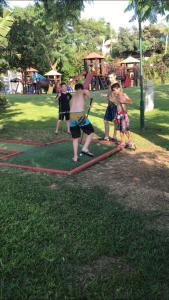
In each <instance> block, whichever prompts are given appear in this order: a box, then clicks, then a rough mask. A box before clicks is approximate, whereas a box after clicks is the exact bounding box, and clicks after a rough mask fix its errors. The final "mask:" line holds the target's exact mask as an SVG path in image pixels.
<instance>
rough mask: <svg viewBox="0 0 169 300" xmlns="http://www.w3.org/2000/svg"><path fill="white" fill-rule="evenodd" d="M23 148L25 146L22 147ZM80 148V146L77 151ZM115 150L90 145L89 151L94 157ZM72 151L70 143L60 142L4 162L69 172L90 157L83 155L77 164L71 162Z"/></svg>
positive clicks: (109, 147)
mask: <svg viewBox="0 0 169 300" xmlns="http://www.w3.org/2000/svg"><path fill="white" fill-rule="evenodd" d="M22 146H25V145H22ZM81 148H82V145H80V147H79V150H80V149H81ZM113 148H115V146H114V145H105V144H99V143H97V144H92V145H91V147H90V150H91V151H92V152H93V153H94V154H95V157H97V156H99V155H101V154H103V153H105V152H107V151H109V150H112V149H113ZM72 157H73V149H72V142H70V141H68V142H61V143H58V144H50V145H46V146H42V147H34V148H33V149H32V150H30V151H26V152H24V153H21V154H19V155H17V156H13V157H11V158H8V159H6V160H5V162H9V163H14V164H20V165H28V166H33V167H41V168H49V169H61V170H67V171H70V170H72V169H73V168H75V167H77V166H80V165H82V164H84V163H85V162H87V161H89V160H91V159H92V158H91V157H88V156H86V155H83V156H82V157H81V156H80V157H79V160H78V162H77V163H74V162H73V161H72Z"/></svg>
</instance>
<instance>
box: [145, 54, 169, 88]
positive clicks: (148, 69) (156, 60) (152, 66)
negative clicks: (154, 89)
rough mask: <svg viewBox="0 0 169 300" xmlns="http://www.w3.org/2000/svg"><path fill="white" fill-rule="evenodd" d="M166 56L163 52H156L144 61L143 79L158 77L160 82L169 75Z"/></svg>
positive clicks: (163, 81)
mask: <svg viewBox="0 0 169 300" xmlns="http://www.w3.org/2000/svg"><path fill="white" fill-rule="evenodd" d="M167 57H168V56H166V55H163V54H156V55H153V56H152V57H150V58H149V59H148V60H147V61H145V62H144V68H143V69H144V76H145V79H146V78H148V79H155V78H160V80H161V83H162V84H163V83H165V80H166V79H167V78H168V77H169V66H168V59H167Z"/></svg>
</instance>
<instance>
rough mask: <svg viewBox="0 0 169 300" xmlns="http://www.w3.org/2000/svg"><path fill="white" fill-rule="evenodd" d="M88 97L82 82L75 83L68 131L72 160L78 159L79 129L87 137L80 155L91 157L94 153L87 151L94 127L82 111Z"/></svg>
mask: <svg viewBox="0 0 169 300" xmlns="http://www.w3.org/2000/svg"><path fill="white" fill-rule="evenodd" d="M86 98H90V93H89V91H88V90H84V88H83V84H81V83H77V84H76V85H75V93H74V95H73V96H72V100H71V103H70V132H71V135H72V138H73V152H74V155H73V161H74V162H77V161H78V144H79V137H80V136H81V130H82V131H83V132H84V133H86V135H87V137H86V140H85V143H84V145H83V148H82V151H81V155H83V154H84V155H87V156H90V157H93V156H94V155H93V154H92V153H91V152H90V151H89V145H90V143H91V141H92V136H93V132H94V128H93V126H92V124H91V122H90V121H89V119H88V118H87V117H86V115H85V112H84V101H85V99H86Z"/></svg>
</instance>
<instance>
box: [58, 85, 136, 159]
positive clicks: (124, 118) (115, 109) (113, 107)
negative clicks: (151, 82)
mask: <svg viewBox="0 0 169 300" xmlns="http://www.w3.org/2000/svg"><path fill="white" fill-rule="evenodd" d="M101 95H102V94H101ZM102 96H103V95H102ZM107 98H108V106H107V109H106V113H105V116H104V125H105V137H104V140H109V139H110V138H109V122H110V121H114V134H113V137H112V138H111V140H112V141H114V142H118V140H117V132H120V141H119V144H120V145H121V146H123V147H126V148H130V149H135V145H134V143H133V141H132V138H131V132H130V129H129V118H128V114H127V104H132V100H131V99H130V98H129V97H128V95H127V94H125V93H123V92H122V90H121V87H120V84H119V83H118V82H114V83H113V84H111V83H109V91H108V94H107ZM86 99H90V92H89V91H88V90H85V89H84V87H83V85H82V84H81V83H77V84H76V85H75V92H74V93H73V95H71V94H70V93H69V92H67V86H66V84H65V83H64V82H63V83H61V91H60V93H59V94H58V95H57V96H56V100H57V101H58V103H59V119H58V121H57V123H56V131H55V133H56V134H57V133H58V131H59V127H60V123H61V121H63V120H64V119H65V120H66V125H67V133H68V134H71V135H72V139H73V153H74V155H73V158H72V160H73V161H74V162H77V161H78V143H79V138H80V136H81V130H82V131H83V132H84V133H85V134H86V139H85V143H84V144H83V147H82V150H81V152H80V156H82V155H87V156H90V157H93V156H94V154H93V153H91V152H90V151H89V145H90V143H91V141H92V136H93V133H94V128H93V126H92V124H91V122H90V121H89V119H88V117H87V116H86V114H85V100H86ZM125 136H126V137H127V143H126V142H125Z"/></svg>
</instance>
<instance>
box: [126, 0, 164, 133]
mask: <svg viewBox="0 0 169 300" xmlns="http://www.w3.org/2000/svg"><path fill="white" fill-rule="evenodd" d="M131 10H134V15H133V17H132V18H131V20H130V22H132V21H134V20H136V19H137V20H138V27H139V49H140V129H141V130H143V129H144V97H143V63H142V28H141V27H142V22H144V21H146V20H150V22H152V23H155V22H156V21H157V14H158V13H159V14H161V15H165V13H166V11H168V10H169V1H168V0H129V4H128V6H127V8H126V9H125V12H126V11H131ZM168 18H169V15H167V16H166V19H168Z"/></svg>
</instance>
